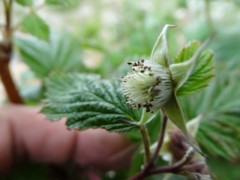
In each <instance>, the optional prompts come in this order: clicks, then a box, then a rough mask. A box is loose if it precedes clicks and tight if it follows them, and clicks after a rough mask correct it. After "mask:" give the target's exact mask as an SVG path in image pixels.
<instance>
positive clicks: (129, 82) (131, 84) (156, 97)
mask: <svg viewBox="0 0 240 180" xmlns="http://www.w3.org/2000/svg"><path fill="white" fill-rule="evenodd" d="M128 64H129V65H132V70H131V71H130V72H129V73H128V74H127V75H126V76H125V77H123V78H122V88H123V93H124V94H125V96H126V98H127V102H128V103H129V104H130V105H131V106H132V107H136V108H145V109H146V111H147V112H150V111H152V110H156V109H159V108H161V107H162V106H163V105H164V104H165V103H166V102H167V101H168V99H169V98H170V96H171V94H172V81H171V77H170V74H169V71H168V70H167V69H166V68H165V67H163V66H161V65H160V64H158V63H156V62H154V61H150V60H144V59H142V60H140V61H137V62H129V63H128Z"/></svg>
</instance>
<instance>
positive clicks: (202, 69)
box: [177, 50, 214, 96]
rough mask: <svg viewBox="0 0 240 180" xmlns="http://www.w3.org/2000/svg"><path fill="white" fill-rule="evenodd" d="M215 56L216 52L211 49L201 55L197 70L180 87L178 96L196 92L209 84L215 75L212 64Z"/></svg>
mask: <svg viewBox="0 0 240 180" xmlns="http://www.w3.org/2000/svg"><path fill="white" fill-rule="evenodd" d="M213 56H214V54H213V52H212V51H210V50H208V51H204V52H203V53H202V54H201V55H200V57H199V59H198V60H197V64H196V67H195V70H194V71H193V72H192V74H191V75H190V77H189V78H188V80H187V81H186V82H185V83H184V84H183V86H181V87H180V88H179V89H178V91H177V95H178V96H181V95H187V94H191V93H195V92H197V91H199V90H201V89H203V88H205V87H206V86H207V85H208V83H209V81H210V80H211V78H212V77H213V76H214V75H213V74H214V73H213V71H214V70H213V64H212V59H213Z"/></svg>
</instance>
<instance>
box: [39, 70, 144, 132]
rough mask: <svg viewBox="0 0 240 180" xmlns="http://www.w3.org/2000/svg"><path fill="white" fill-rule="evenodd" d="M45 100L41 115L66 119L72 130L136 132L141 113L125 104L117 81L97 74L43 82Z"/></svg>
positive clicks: (59, 77) (56, 78) (50, 79)
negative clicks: (101, 129) (45, 86)
mask: <svg viewBox="0 0 240 180" xmlns="http://www.w3.org/2000/svg"><path fill="white" fill-rule="evenodd" d="M46 83H47V84H46V85H47V87H48V89H47V100H46V102H45V107H44V108H43V109H42V112H43V113H45V114H46V115H47V117H48V118H49V119H50V120H53V121H55V120H60V119H61V118H63V117H66V118H67V121H66V125H67V126H68V127H69V128H73V129H88V128H104V129H106V130H109V131H115V132H129V131H132V130H136V129H138V126H137V125H136V123H135V121H136V120H138V119H139V117H140V113H139V112H138V111H135V110H132V109H131V108H130V107H129V106H128V105H126V103H125V102H124V101H125V98H124V96H123V94H122V92H121V88H120V83H119V81H118V80H114V81H109V80H102V79H100V77H99V76H97V75H77V74H72V75H65V76H57V77H56V76H52V77H50V78H49V79H48V80H47V81H46Z"/></svg>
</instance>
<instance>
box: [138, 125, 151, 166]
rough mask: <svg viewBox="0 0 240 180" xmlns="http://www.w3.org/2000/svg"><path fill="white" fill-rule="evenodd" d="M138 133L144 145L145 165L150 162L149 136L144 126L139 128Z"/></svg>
mask: <svg viewBox="0 0 240 180" xmlns="http://www.w3.org/2000/svg"><path fill="white" fill-rule="evenodd" d="M140 131H141V135H142V139H143V144H144V151H145V160H146V163H148V162H149V161H150V158H151V153H150V142H149V135H148V131H147V128H146V126H145V125H141V126H140Z"/></svg>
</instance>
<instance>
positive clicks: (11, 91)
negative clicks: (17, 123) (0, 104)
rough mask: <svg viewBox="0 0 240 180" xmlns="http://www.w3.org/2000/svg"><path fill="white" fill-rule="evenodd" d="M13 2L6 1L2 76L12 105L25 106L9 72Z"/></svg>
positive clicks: (1, 44) (0, 49)
mask: <svg viewBox="0 0 240 180" xmlns="http://www.w3.org/2000/svg"><path fill="white" fill-rule="evenodd" d="M12 2H13V0H9V1H7V0H4V1H3V4H4V10H5V11H4V12H5V23H6V24H5V26H4V30H3V40H2V41H1V42H0V76H1V80H2V82H3V85H4V88H5V91H6V93H7V96H8V98H9V100H10V101H11V102H12V103H16V104H23V100H22V98H21V96H20V94H19V92H18V90H17V88H16V85H15V83H14V81H13V78H12V75H11V72H10V70H9V63H10V61H11V57H12V29H11V12H12Z"/></svg>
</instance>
